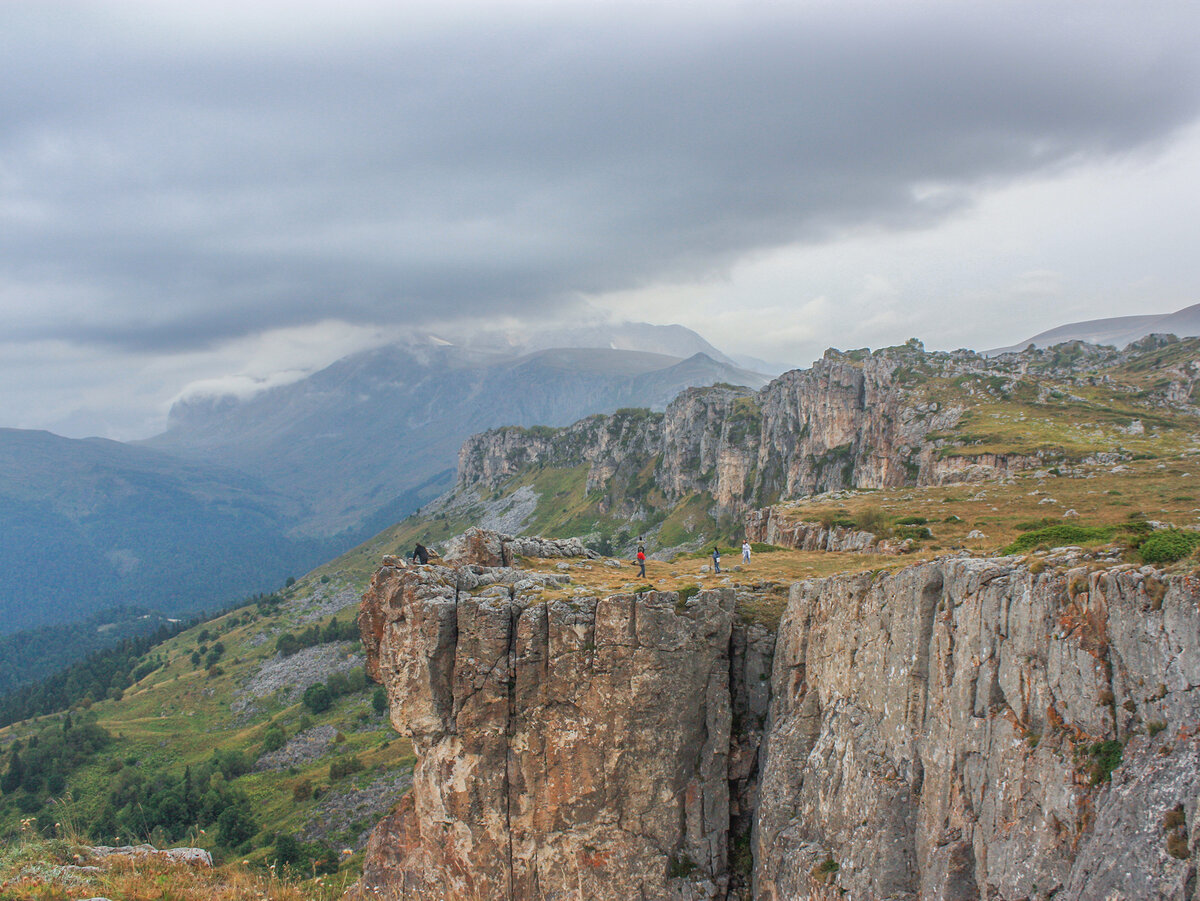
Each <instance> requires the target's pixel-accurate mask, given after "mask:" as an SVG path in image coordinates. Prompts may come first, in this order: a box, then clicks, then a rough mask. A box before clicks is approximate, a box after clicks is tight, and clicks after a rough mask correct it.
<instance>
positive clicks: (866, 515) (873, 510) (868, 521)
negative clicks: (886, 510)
mask: <svg viewBox="0 0 1200 901" xmlns="http://www.w3.org/2000/svg"><path fill="white" fill-rule="evenodd" d="M886 523H887V517H886V516H884V515H883V511H882V510H880V509H879V508H878V507H874V506H872V507H863V508H862V509H861V510H859V511H858V513H857V514H856V515H855V517H854V524H855V526H857V527H858V528H859V529H861V530H862V531H864V532H873V533H878V532H880V531H882V530H883V527H884V525H885V524H886Z"/></svg>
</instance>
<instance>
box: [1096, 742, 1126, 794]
mask: <svg viewBox="0 0 1200 901" xmlns="http://www.w3.org/2000/svg"><path fill="white" fill-rule="evenodd" d="M1123 751H1124V748H1123V747H1122V746H1121V743H1120V742H1119V741H1115V740H1113V739H1109V740H1108V741H1099V742H1096V743H1095V744H1094V745H1092V747H1091V750H1090V752H1089V753H1090V754H1091V756H1092V769H1091V773H1090V777H1091V782H1092V785H1099V784H1100V783H1101V782H1109V781H1111V780H1112V774H1113V770H1115V769H1116V768H1117V767H1119V766H1120V765H1121V754H1122V752H1123Z"/></svg>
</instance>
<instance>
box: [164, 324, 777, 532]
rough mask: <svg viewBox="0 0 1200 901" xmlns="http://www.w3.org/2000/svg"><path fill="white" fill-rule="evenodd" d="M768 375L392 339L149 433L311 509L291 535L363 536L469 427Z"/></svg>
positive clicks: (191, 406)
mask: <svg viewBox="0 0 1200 901" xmlns="http://www.w3.org/2000/svg"><path fill="white" fill-rule="evenodd" d="M764 381H765V379H764V378H763V377H762V376H759V375H756V374H754V373H751V372H748V371H745V370H742V369H738V368H737V367H734V366H731V365H729V364H726V363H722V362H719V361H716V360H714V359H712V358H711V357H709V356H707V355H705V354H696V355H693V356H692V357H689V358H688V359H686V360H679V359H677V358H675V357H672V356H669V355H664V354H652V353H647V352H644V351H630V350H613V349H609V348H557V349H547V350H542V351H538V352H535V353H532V354H527V355H525V356H522V357H517V358H512V357H504V356H501V355H499V354H498V353H496V352H489V351H486V350H479V349H468V348H460V347H456V346H438V345H433V344H429V345H414V346H396V345H393V346H388V347H382V348H378V349H375V350H371V351H366V352H364V353H360V354H356V355H354V356H351V357H347V358H345V359H343V360H339V361H338V362H337V363H334V364H333V365H332V366H329V367H328V368H326V369H324V370H322V371H320V372H318V373H315V374H314V375H312V376H310V377H308V378H306V379H304V380H303V381H300V382H297V383H294V384H291V385H286V386H282V387H278V388H274V389H272V390H269V391H265V392H263V393H262V394H260V395H257V396H255V397H253V398H250V399H248V400H244V401H236V400H233V399H229V398H223V399H215V400H214V399H208V400H204V401H193V402H189V403H181V404H179V405H177V407H176V408H175V409H174V410H173V411H172V427H171V428H170V429H169V430H168V431H167V432H165V433H164V434H162V435H159V436H157V437H156V438H153V439H150V441H148V442H147V444H149V445H150V446H152V447H155V448H158V449H161V450H166V451H170V452H172V453H176V454H179V455H180V456H184V457H188V458H190V459H196V460H204V461H207V462H211V463H217V464H220V465H223V466H229V467H234V468H237V469H240V470H243V471H245V472H247V473H250V474H252V475H253V476H255V477H256V478H259V479H262V480H263V481H264V482H265V483H266V484H268V485H270V486H271V487H272V488H273V489H275V490H277V491H279V492H281V493H283V494H286V495H289V496H292V497H296V498H302V499H303V500H304V502H305V504H306V505H307V506H308V507H309V510H308V512H307V513H306V514H305V516H304V517H303V520H302V522H301V525H300V527H299V528H300V531H301V532H303V533H305V534H313V535H328V534H330V533H333V532H338V531H341V530H344V529H350V530H351V531H352V532H353V533H354V534H355V535H358V536H360V537H365V536H366V535H368V534H370V533H372V532H373V531H377V530H378V529H379V528H382V527H383V526H384V525H386V524H387V523H388V522H394V521H395V520H396V519H398V518H399V517H401V516H403V515H404V514H406V513H408V512H411V511H412V510H414V509H416V508H417V507H419V506H420V505H421V504H422V503H424V502H425V501H427V500H430V499H432V498H433V497H435V496H436V495H437V494H439V493H440V492H441V491H442V490H444V489H445V488H446V487H448V486H449V484H450V482H451V480H452V478H453V471H454V467H455V465H456V460H457V453H458V449H459V447H460V446H461V444H462V442H463V441H464V440H465V439H466V438H467V436H469V435H471V434H473V433H475V432H478V431H481V430H483V429H487V428H492V427H495V426H499V425H507V424H518V425H535V424H537V425H552V426H556V425H565V424H567V423H569V422H573V421H575V420H576V419H579V418H580V417H582V416H586V415H588V414H591V413H599V412H611V411H613V410H615V409H618V408H620V407H624V406H652V407H657V408H662V407H664V406H665V405H666V403H667V402H668V401H669V400H670V399H671V398H672V397H674V396H675V395H676V394H678V393H679V392H680V391H681V390H683V389H684V388H687V387H689V386H693V385H708V384H714V383H716V382H738V383H740V384H748V385H751V386H752V387H757V386H759V385H761V384H762V383H763V382H764Z"/></svg>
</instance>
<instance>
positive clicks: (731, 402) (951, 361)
mask: <svg viewBox="0 0 1200 901" xmlns="http://www.w3.org/2000/svg"><path fill="white" fill-rule="evenodd" d="M1035 356H1036V353H1035V352H1031V355H1030V359H1033V357H1035ZM1028 364H1029V360H1026V359H1025V358H1023V357H1019V356H1014V358H1013V359H1007V358H1006V359H1004V360H1002V361H997V360H989V359H988V358H986V357H982V356H980V355H978V354H973V353H970V352H968V351H959V352H956V353H954V354H945V353H926V352H925V351H924V349H923V348H922V347H921V345H920V343H919V342H915V341H914V342H909V343H908V344H906V345H903V346H901V347H892V348H885V349H883V350H878V351H875V352H874V353H869V352H866V351H852V352H848V353H843V352H840V351H836V350H829V351H826V353H825V355H824V356H823V357H822V358H821V359H820V360H818V361H817V362H816V363H814V364H813V366H812V368H810V369H797V370H793V371H791V372H786V373H784V374H783V375H781V376H779V377H778V378H777V379H775V380H774V381H772V382H771V383H770V384H768V385H766V386H765V387H763V388H762V389H761V390H758V391H753V390H751V389H749V388H738V387H734V386H730V385H716V386H713V387H709V388H689V389H687V390H686V391H684V392H683V393H681V394H680V395H679V396H678V397H676V398H675V399H674V400H673V401H672V402H671V403H670V404H669V405H668V406H667V408H666V411H665V412H663V413H652V412H650V411H649V410H623V411H618V412H617V413H615V414H613V415H611V416H592V417H589V418H587V419H584V420H581V421H579V422H577V423H575V424H574V425H571V426H568V427H566V428H563V429H545V428H535V429H520V428H503V429H495V430H493V431H490V432H484V433H482V434H479V435H474V436H472V437H471V438H469V439H468V440H467V442H466V443H465V444H464V445H463V447H462V450H461V452H460V453H459V475H458V490H460V491H465V490H468V489H471V488H476V489H478V490H481V491H490V490H492V489H494V488H495V487H497V486H498V485H500V484H501V483H502V482H503V481H504V480H505V479H507V478H510V477H511V476H513V475H515V474H517V473H520V472H527V471H529V469H530V468H531V467H535V466H551V467H558V468H572V467H585V468H586V470H587V490H588V491H589V492H593V491H603V492H606V494H607V495H608V496H609V497H611V498H612V503H613V504H618V503H623V504H625V505H626V507H627V509H626V510H624V511H623V512H627V513H629V514H630V515H631V516H635V515H640V514H639V510H638V507H637V498H638V496H639V493H640V494H641V495H642V496H644V495H645V493H646V492H647V491H648V489H649V487H650V486H653V488H654V489H656V490H657V491H658V492H661V494H662V495H663V497H665V498H666V500H667V501H668V502H669V503H675V502H678V501H679V500H681V499H682V498H685V497H687V496H689V495H693V494H697V493H707V494H708V495H709V496H711V498H712V499H713V503H714V505H715V507H716V508H717V509H718V510H719V511H720V512H726V513H735V514H740V513H742V512H743V511H745V510H747V509H751V508H754V507H760V506H766V505H769V504H772V503H775V502H776V501H778V500H780V499H786V498H795V497H803V496H808V495H812V494H818V493H821V492H827V491H835V490H839V489H843V488H893V487H896V486H900V485H905V484H915V485H932V484H944V483H950V482H970V481H979V480H981V479H988V478H999V477H1004V476H1007V475H1009V474H1011V473H1013V472H1016V471H1018V470H1021V469H1027V468H1030V467H1031V466H1035V465H1037V466H1040V465H1043V464H1044V461H1043V460H1041V459H1040V458H1039V457H1037V456H1036V455H1020V454H997V453H992V452H980V453H974V452H972V450H971V449H970V447H962V446H960V445H961V443H962V442H960V441H958V440H957V439H956V438H955V437H954V430H955V429H956V428H957V427H958V426H959V424H960V422H961V421H962V418H963V413H964V410H965V407H964V405H963V404H962V403H947V402H945V401H938V400H934V399H930V398H929V397H927V392H926V390H925V387H924V385H925V384H926V381H927V380H928V379H929V377H930V376H934V375H936V376H938V377H940V378H944V379H952V378H957V379H959V380H966V383H967V384H969V385H973V384H974V383H975V381H976V380H979V381H980V383H981V384H984V385H987V386H988V387H987V388H986V389H985V388H981V389H980V390H986V391H996V392H1002V391H1004V390H1007V389H1006V388H1005V386H1010V387H1011V384H1012V381H1011V379H1013V378H1016V377H1018V376H1019V375H1020V373H1021V372H1023V370H1022V368H1021V367H1023V366H1026V365H1028ZM993 383H995V386H994V387H993ZM974 390H975V389H974V388H970V387H968V388H967V389H964V391H966V392H971V391H974ZM967 396H969V395H968V394H964V397H967ZM630 498H633V499H632V500H631V499H630ZM614 509H616V508H615V507H614Z"/></svg>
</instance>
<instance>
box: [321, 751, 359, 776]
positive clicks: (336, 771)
mask: <svg viewBox="0 0 1200 901" xmlns="http://www.w3.org/2000/svg"><path fill="white" fill-rule="evenodd" d="M362 768H363V765H362V761H361V760H359V759H358V756H357V755H354V754H352V755H350V756H349V757H345V758H343V759H342V760H335V761H333V763H331V764H329V780H330V781H331V782H334V781H336V780H338V779H341V778H343V777H344V776H349V775H350V774H351V773H359V772H362Z"/></svg>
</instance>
